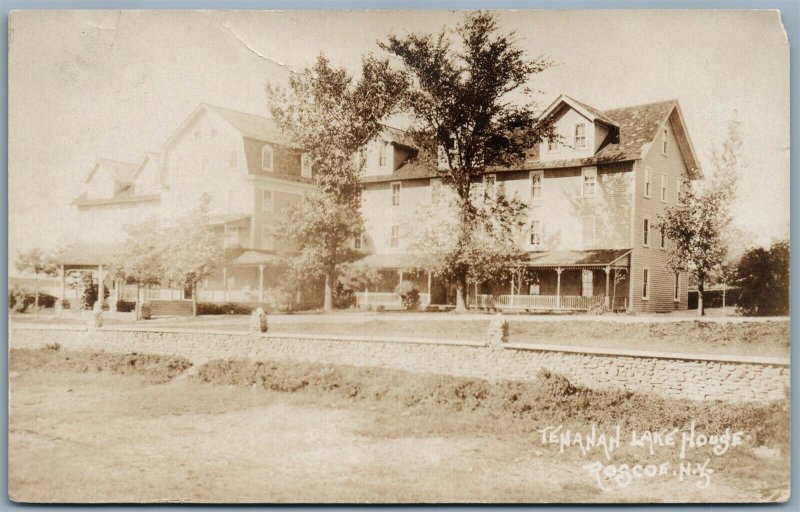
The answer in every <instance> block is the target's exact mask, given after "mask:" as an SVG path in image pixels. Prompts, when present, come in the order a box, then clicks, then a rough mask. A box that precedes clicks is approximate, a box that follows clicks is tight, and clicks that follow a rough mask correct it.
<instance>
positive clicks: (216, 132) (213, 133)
mask: <svg viewBox="0 0 800 512" xmlns="http://www.w3.org/2000/svg"><path fill="white" fill-rule="evenodd" d="M217 135H219V130H217V129H216V128H212V129H211V138H212V139H216V138H217Z"/></svg>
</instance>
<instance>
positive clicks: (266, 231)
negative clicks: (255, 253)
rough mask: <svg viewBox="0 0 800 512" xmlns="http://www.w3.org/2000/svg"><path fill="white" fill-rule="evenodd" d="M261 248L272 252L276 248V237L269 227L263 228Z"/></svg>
mask: <svg viewBox="0 0 800 512" xmlns="http://www.w3.org/2000/svg"><path fill="white" fill-rule="evenodd" d="M261 248H262V249H267V250H270V251H271V250H272V249H274V248H275V237H274V235H273V234H272V228H271V227H269V226H261Z"/></svg>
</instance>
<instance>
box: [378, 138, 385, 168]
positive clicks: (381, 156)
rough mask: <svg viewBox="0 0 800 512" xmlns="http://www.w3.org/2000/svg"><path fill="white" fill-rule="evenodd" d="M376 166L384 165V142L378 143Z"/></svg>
mask: <svg viewBox="0 0 800 512" xmlns="http://www.w3.org/2000/svg"><path fill="white" fill-rule="evenodd" d="M378 167H386V144H384V143H380V144H379V145H378Z"/></svg>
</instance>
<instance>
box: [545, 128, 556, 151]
mask: <svg viewBox="0 0 800 512" xmlns="http://www.w3.org/2000/svg"><path fill="white" fill-rule="evenodd" d="M558 139H559V135H558V131H557V129H556V131H555V132H554V133H553V135H552V136H551V137H550V138H549V139H547V149H548V151H558V147H559V143H558Z"/></svg>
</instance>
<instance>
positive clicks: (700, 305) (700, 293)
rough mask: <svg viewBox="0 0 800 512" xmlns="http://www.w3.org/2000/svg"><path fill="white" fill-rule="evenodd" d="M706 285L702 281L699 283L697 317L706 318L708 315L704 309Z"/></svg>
mask: <svg viewBox="0 0 800 512" xmlns="http://www.w3.org/2000/svg"><path fill="white" fill-rule="evenodd" d="M704 289H705V283H703V281H700V282H699V283H697V315H698V316H704V315H705V314H706V310H705V308H704V307H703V294H704V293H705V291H704Z"/></svg>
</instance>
